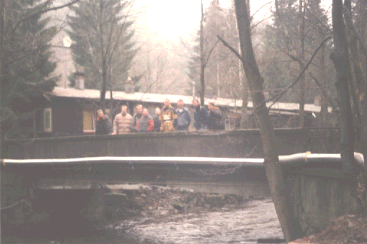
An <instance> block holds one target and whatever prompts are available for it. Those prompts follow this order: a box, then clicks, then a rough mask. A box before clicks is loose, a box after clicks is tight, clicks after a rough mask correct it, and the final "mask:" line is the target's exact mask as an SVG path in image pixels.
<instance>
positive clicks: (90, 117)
mask: <svg viewBox="0 0 367 244" xmlns="http://www.w3.org/2000/svg"><path fill="white" fill-rule="evenodd" d="M95 131H96V127H95V110H94V109H83V132H85V133H93V132H95Z"/></svg>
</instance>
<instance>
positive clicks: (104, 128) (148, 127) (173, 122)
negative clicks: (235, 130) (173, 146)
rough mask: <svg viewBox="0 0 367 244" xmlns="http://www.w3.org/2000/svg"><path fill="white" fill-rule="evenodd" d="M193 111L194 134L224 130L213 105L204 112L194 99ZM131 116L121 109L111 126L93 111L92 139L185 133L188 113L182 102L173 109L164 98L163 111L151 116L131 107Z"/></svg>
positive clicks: (221, 119) (106, 119) (104, 118)
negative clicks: (159, 133) (94, 137)
mask: <svg viewBox="0 0 367 244" xmlns="http://www.w3.org/2000/svg"><path fill="white" fill-rule="evenodd" d="M192 104H193V106H194V108H195V112H194V127H195V128H196V130H208V129H209V130H224V123H223V114H222V111H221V110H220V109H219V108H218V107H216V106H215V105H214V103H209V104H208V109H206V108H205V107H204V106H202V105H200V104H199V101H198V100H197V99H194V100H193V101H192ZM135 110H136V113H135V114H134V116H132V115H130V114H129V113H128V107H127V106H126V105H122V106H121V113H119V114H117V115H116V116H115V119H114V120H113V123H112V124H111V121H110V119H109V118H108V116H106V115H104V113H103V110H102V109H99V110H98V111H97V121H96V135H104V134H111V135H117V134H127V133H133V132H168V131H188V130H189V127H190V125H191V113H190V111H189V109H188V108H187V107H185V106H184V102H183V100H182V99H180V100H178V101H177V108H176V109H175V108H173V107H172V106H171V102H170V100H169V99H168V98H166V99H165V100H164V105H163V108H162V109H160V108H158V107H157V108H156V109H155V114H154V116H150V115H149V111H148V109H147V108H145V107H143V105H141V104H139V105H137V106H136V107H135Z"/></svg>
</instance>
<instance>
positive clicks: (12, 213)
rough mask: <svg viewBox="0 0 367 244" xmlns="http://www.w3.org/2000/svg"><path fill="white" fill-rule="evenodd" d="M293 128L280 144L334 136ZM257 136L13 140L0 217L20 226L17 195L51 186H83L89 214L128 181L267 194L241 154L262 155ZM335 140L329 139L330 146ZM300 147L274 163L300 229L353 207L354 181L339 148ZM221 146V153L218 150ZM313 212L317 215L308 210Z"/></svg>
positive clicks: (254, 164)
mask: <svg viewBox="0 0 367 244" xmlns="http://www.w3.org/2000/svg"><path fill="white" fill-rule="evenodd" d="M298 133H299V134H301V135H302V136H299V137H295V136H294V134H292V133H289V131H282V132H279V131H278V138H279V139H280V140H279V141H280V142H281V144H280V148H281V149H280V150H281V152H284V151H288V152H289V151H293V150H294V151H296V150H299V151H300V150H302V149H308V148H309V147H310V142H311V143H313V142H315V145H311V146H313V147H315V149H316V148H317V147H318V146H317V145H319V146H320V142H321V143H324V142H325V141H329V142H332V141H337V140H335V137H336V136H335V135H333V134H332V133H329V132H327V133H325V134H322V133H320V134H321V136H323V137H322V138H321V137H316V138H319V139H317V140H315V138H312V136H311V137H310V133H309V132H307V131H306V132H305V131H304V130H303V131H298ZM328 133H329V134H328ZM311 135H314V134H311ZM307 137H308V138H307ZM302 140H305V141H302ZM258 141H260V138H259V134H258V132H256V131H249V132H238V133H221V134H197V133H196V134H195V133H193V134H190V133H189V134H187V133H167V134H157V135H156V134H145V135H142V134H135V135H123V136H117V137H116V136H115V137H113V136H101V137H71V138H70V137H69V138H48V139H36V140H34V141H32V142H31V143H28V142H27V141H21V140H18V141H11V142H9V145H7V147H4V148H6V149H7V151H6V154H7V158H5V159H2V162H1V180H2V192H1V204H2V205H1V206H2V208H7V207H12V208H9V209H10V210H7V212H6V216H5V217H6V218H2V219H3V220H4V221H3V223H7V224H9V225H10V224H13V225H17V226H21V225H22V223H24V222H26V221H27V220H26V219H25V218H24V217H22V214H21V213H22V211H23V210H22V208H21V203H20V201H22V200H23V202H24V201H25V202H26V203H27V202H32V201H33V202H34V201H36V200H37V198H39V197H40V196H41V195H42V196H44V195H45V194H46V195H47V194H51V192H52V194H54V195H55V194H61V195H62V194H63V193H64V192H78V194H79V193H81V192H86V193H87V194H84V193H83V194H79V195H83V196H85V199H88V200H83V202H84V205H83V206H84V207H85V208H86V211H85V212H86V213H87V215H88V216H86V217H87V218H89V219H91V220H93V219H102V218H103V211H104V202H105V196H106V192H108V190H109V189H112V188H114V187H127V186H131V184H151V185H159V186H169V187H173V188H174V187H179V188H189V189H193V190H195V191H201V192H210V193H220V194H237V195H245V196H256V195H268V196H270V190H269V186H268V183H267V179H266V174H265V170H264V165H263V159H262V158H261V157H257V158H245V157H244V155H256V154H257V155H260V152H259V149H258V148H259V147H261V145H259V144H257V142H258ZM317 141H318V143H319V144H318V143H317ZM287 145H289V147H287ZM323 146H325V145H323ZM326 146H329V145H328V144H326ZM307 147H308V148H307ZM335 147H337V146H335ZM335 147H332V146H330V149H331V150H334V149H335ZM98 148H100V150H98ZM220 148H222V149H220ZM241 148H242V149H241ZM128 149H130V150H128ZM142 149H145V150H142ZM305 151H306V150H303V153H297V154H294V155H289V156H281V157H280V158H279V163H280V164H281V165H282V169H283V172H284V176H285V179H286V187H287V192H288V193H289V195H287V196H285V197H286V198H287V199H288V202H289V207H291V208H292V209H293V210H294V213H295V218H296V219H297V220H298V221H299V223H300V225H301V227H302V229H303V231H304V232H305V233H307V234H311V233H315V232H316V231H318V230H320V229H322V228H323V227H325V226H326V225H327V224H328V222H329V221H330V220H331V219H333V218H335V217H337V216H339V215H341V214H343V213H347V212H349V211H351V210H353V209H355V208H356V199H354V198H353V197H352V194H351V193H352V187H353V186H352V185H351V184H347V183H348V178H347V177H346V176H345V175H344V174H343V172H341V168H342V167H341V159H340V155H338V154H317V153H315V154H314V153H308V152H307V153H305ZM229 152H230V153H231V154H229ZM221 153H222V154H224V156H225V157H218V156H217V155H220V154H221ZM134 154H135V155H134ZM139 154H140V156H136V155H139ZM157 154H160V155H168V156H165V157H160V156H157ZM101 155H102V156H101ZM106 155H107V156H106ZM169 155H171V156H169ZM186 155H193V156H192V157H189V156H186ZM210 155H214V156H215V157H213V156H212V157H209V156H210ZM236 156H237V157H236ZM355 158H356V161H357V162H359V163H360V166H361V167H364V166H363V156H362V155H360V154H355ZM57 192H59V193H57ZM78 194H77V195H78ZM86 201H87V202H86ZM18 203H19V204H18ZM14 204H18V205H14ZM13 205H14V207H13ZM325 209H327V211H325ZM315 215H317V216H318V217H317V218H314V217H315ZM23 216H24V213H23ZM310 216H312V217H310ZM2 217H3V216H2Z"/></svg>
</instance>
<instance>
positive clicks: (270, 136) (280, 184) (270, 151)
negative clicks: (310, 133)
mask: <svg viewBox="0 0 367 244" xmlns="http://www.w3.org/2000/svg"><path fill="white" fill-rule="evenodd" d="M235 10H236V17H237V26H238V32H239V37H240V45H241V54H242V60H243V66H244V69H245V74H246V77H247V81H248V85H249V88H250V91H251V95H252V101H253V103H254V110H255V113H256V116H257V118H258V120H259V126H260V133H261V138H262V141H263V148H264V162H265V170H266V174H267V178H268V181H269V185H270V190H271V195H272V198H273V202H274V205H275V209H276V212H277V214H278V218H279V221H280V224H281V227H282V230H283V234H284V237H285V239H286V241H287V242H289V241H291V240H294V239H297V238H299V237H301V236H302V233H301V229H300V226H299V224H298V222H296V221H295V219H294V216H293V213H292V210H291V208H289V206H288V205H287V202H286V199H285V195H286V192H285V185H284V178H283V173H282V170H281V168H280V165H279V163H278V162H279V159H278V148H277V145H278V141H277V138H276V137H275V134H274V130H273V128H272V124H271V122H270V116H269V111H268V109H267V108H266V105H265V97H264V94H263V92H262V90H263V82H264V80H263V78H262V76H261V75H260V72H259V69H258V66H257V63H256V60H255V55H254V53H253V47H252V41H251V29H250V20H249V15H248V10H247V4H246V1H245V0H235Z"/></svg>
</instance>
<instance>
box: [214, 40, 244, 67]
mask: <svg viewBox="0 0 367 244" xmlns="http://www.w3.org/2000/svg"><path fill="white" fill-rule="evenodd" d="M217 37H218V39H219V40H220V41H221V42H222V43H223V45H224V46H226V47H228V48H229V50H231V51H232V52H233V53H234V54H235V55H236V56H237V58H239V59H240V60H241V62H242V63H243V58H242V56H241V55H240V54H239V53H238V52H237V50H236V49H234V48H233V47H232V46H231V45H229V43H227V42H226V41H225V40H224V39H223V38H222V37H220V36H219V35H217Z"/></svg>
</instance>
